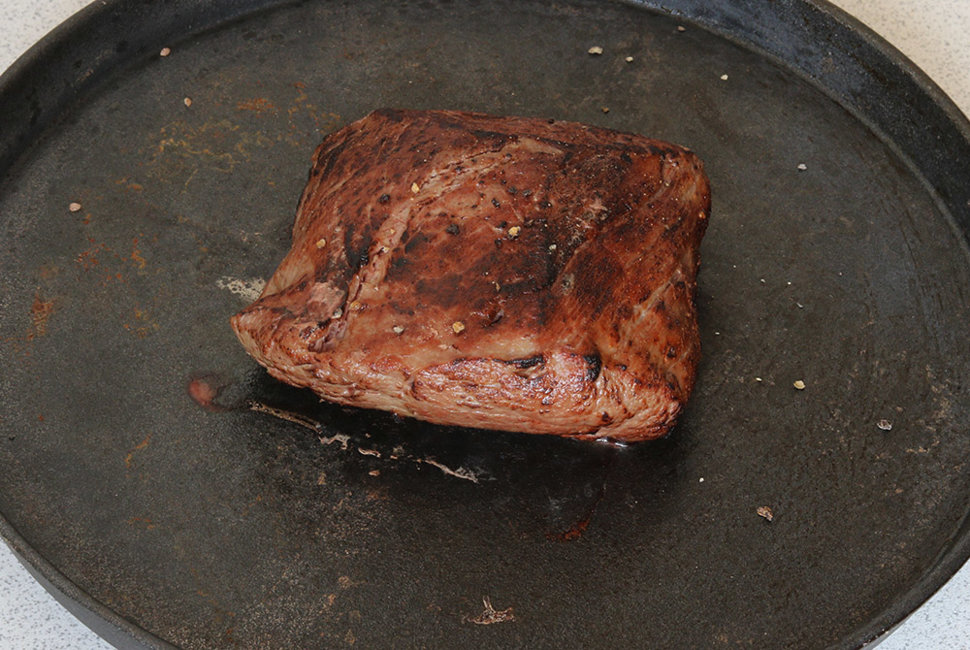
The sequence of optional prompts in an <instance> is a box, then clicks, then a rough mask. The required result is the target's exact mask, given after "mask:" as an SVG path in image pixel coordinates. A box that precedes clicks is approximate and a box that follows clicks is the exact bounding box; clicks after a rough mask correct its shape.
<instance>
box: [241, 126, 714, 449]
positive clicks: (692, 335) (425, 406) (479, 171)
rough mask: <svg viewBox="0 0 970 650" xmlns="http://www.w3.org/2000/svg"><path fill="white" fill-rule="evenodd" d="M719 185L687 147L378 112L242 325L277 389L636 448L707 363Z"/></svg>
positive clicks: (298, 228)
mask: <svg viewBox="0 0 970 650" xmlns="http://www.w3.org/2000/svg"><path fill="white" fill-rule="evenodd" d="M709 210H710V191H709V185H708V181H707V177H706V176H705V174H704V172H703V168H702V164H701V161H700V160H699V159H698V158H697V156H695V155H694V154H693V153H691V152H690V151H688V150H686V149H683V148H681V147H678V146H675V145H672V144H669V143H666V142H661V141H658V140H651V139H648V138H645V137H642V136H639V135H633V134H629V133H620V132H616V131H611V130H607V129H602V128H596V127H592V126H586V125H583V124H578V123H573V122H562V121H555V120H543V119H534V118H521V117H493V116H489V115H484V114H478V113H464V112H456V111H409V110H380V111H376V112H373V113H371V114H370V115H368V116H366V117H364V118H363V119H361V120H358V121H356V122H354V123H352V124H349V125H348V126H346V127H344V128H343V129H340V130H339V131H336V132H334V133H332V134H330V135H329V136H327V137H326V139H324V141H323V143H322V144H321V145H320V147H319V148H318V149H317V151H316V154H315V156H314V160H313V166H312V168H311V170H310V177H309V181H308V183H307V186H306V189H305V190H304V192H303V195H302V198H301V200H300V204H299V208H298V211H297V216H296V222H295V224H294V226H293V247H292V249H291V250H290V252H289V254H288V255H287V256H286V258H285V259H284V260H283V262H282V263H281V264H280V266H279V268H278V269H277V270H276V272H275V274H274V275H273V277H272V278H271V279H270V280H269V282H267V284H266V288H265V290H264V291H263V293H262V295H261V296H260V298H259V299H258V300H257V301H256V302H254V303H253V304H252V305H250V306H249V307H247V308H246V309H244V310H243V311H242V312H240V313H239V314H237V315H236V316H234V317H233V319H232V326H233V328H234V329H235V331H236V334H237V335H238V336H239V340H240V341H241V342H242V344H243V346H244V347H245V348H246V350H247V351H248V352H249V353H250V354H251V355H252V356H253V357H254V358H255V359H256V360H257V361H258V362H259V363H261V364H262V365H264V366H265V367H266V368H267V370H268V371H269V372H270V374H272V375H273V376H274V377H276V378H278V379H281V380H283V381H285V382H288V383H290V384H293V385H296V386H304V387H308V388H310V389H312V390H313V391H315V392H316V393H317V394H319V395H320V397H322V398H324V399H326V400H331V401H334V402H339V403H341V404H349V405H354V406H361V407H368V408H378V409H385V410H388V411H393V412H394V413H398V414H400V415H405V416H410V417H415V418H419V419H422V420H427V421H430V422H435V423H440V424H449V425H462V426H470V427H480V428H489V429H504V430H512V431H523V432H531V433H551V434H559V435H566V436H575V437H579V438H587V439H593V438H606V439H612V440H617V441H638V440H645V439H650V438H655V437H658V436H661V435H663V434H665V433H666V432H667V431H668V430H669V429H670V427H671V426H673V424H674V421H675V419H676V417H677V415H678V414H679V413H680V411H681V409H682V407H683V405H684V403H685V401H686V400H687V398H688V396H689V395H690V392H691V389H692V388H693V385H694V378H695V374H696V368H697V363H698V359H699V355H700V349H699V338H698V327H697V312H696V308H695V304H694V294H695V289H696V281H695V277H696V272H697V267H698V252H697V251H698V247H699V245H700V242H701V238H702V237H703V234H704V230H705V228H706V225H707V218H708V213H709Z"/></svg>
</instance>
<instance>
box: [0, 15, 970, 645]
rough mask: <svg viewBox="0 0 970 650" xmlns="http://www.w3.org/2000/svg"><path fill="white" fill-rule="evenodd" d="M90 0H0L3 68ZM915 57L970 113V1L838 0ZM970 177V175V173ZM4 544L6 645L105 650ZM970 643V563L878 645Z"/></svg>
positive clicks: (0, 575)
mask: <svg viewBox="0 0 970 650" xmlns="http://www.w3.org/2000/svg"><path fill="white" fill-rule="evenodd" d="M86 4H88V0H31V1H30V2H27V1H26V0H0V70H5V69H6V68H7V67H8V66H9V65H10V64H11V63H13V61H14V60H15V59H16V58H17V57H18V56H20V54H22V53H23V52H24V51H25V50H26V49H27V48H28V47H30V46H31V45H32V44H33V43H35V42H36V41H37V40H39V39H40V38H41V37H43V36H44V34H46V33H47V32H48V31H50V30H51V29H52V28H53V27H55V26H56V25H57V24H59V23H60V22H62V21H63V20H64V19H66V18H68V17H69V16H70V15H71V14H72V13H74V12H75V11H77V10H78V9H80V8H81V7H83V6H84V5H86ZM835 4H836V5H838V6H840V7H842V8H843V9H845V10H846V11H848V12H849V13H850V14H853V15H854V16H856V17H857V18H859V19H861V20H862V22H864V23H866V24H867V25H869V26H870V27H871V28H873V30H875V31H876V32H877V33H879V34H881V35H882V36H883V37H884V38H886V39H887V40H888V41H889V42H891V43H892V44H893V45H895V46H896V47H897V48H898V49H899V50H901V51H902V52H903V53H904V54H905V55H907V56H908V57H909V58H910V59H912V60H913V61H915V62H916V64H917V65H919V66H920V67H921V68H922V69H923V70H924V71H925V72H926V73H927V74H928V75H929V76H930V77H931V78H932V79H933V80H934V81H936V83H937V84H939V85H940V87H941V88H943V90H944V91H945V92H946V93H947V94H948V95H949V96H950V97H951V98H952V99H953V100H954V101H955V102H956V103H957V105H959V106H960V107H961V109H962V110H963V112H964V113H966V114H968V115H970V36H968V35H970V0H931V1H927V0H835ZM968 182H970V180H968ZM110 647H111V646H109V645H108V644H107V643H106V642H104V641H103V640H101V639H100V638H99V637H97V636H96V635H95V634H94V633H93V632H91V631H90V630H88V629H87V628H86V627H85V626H84V625H82V624H81V623H79V622H78V620H77V619H75V618H74V617H73V616H72V615H71V614H70V613H68V611H67V610H65V609H64V608H63V607H61V606H60V605H59V604H58V603H57V602H56V601H55V600H54V599H53V598H52V597H51V596H50V595H48V594H47V592H46V591H44V589H43V588H42V587H41V586H40V585H39V584H38V583H37V582H35V581H34V579H33V578H32V577H31V576H30V574H28V573H27V571H26V570H25V569H24V568H23V567H22V566H21V565H20V564H19V562H18V561H17V560H16V558H15V557H14V556H13V554H12V553H11V552H10V550H9V549H8V548H7V547H6V545H4V544H0V650H7V649H16V650H30V649H33V648H37V649H43V650H57V649H61V648H63V649H70V650H95V649H97V650H104V649H109V648H110ZM914 648H915V649H919V650H970V564H968V565H967V566H964V567H963V569H962V570H961V571H960V572H959V573H957V575H956V576H954V578H953V579H952V580H950V582H949V583H947V584H946V585H945V586H944V587H943V589H941V590H940V591H939V593H937V594H936V595H935V596H934V597H933V598H932V599H930V600H929V601H928V602H927V603H926V604H925V605H924V606H923V607H921V608H920V609H919V610H917V611H916V612H915V613H914V614H913V615H912V616H911V617H910V618H909V619H907V620H906V621H905V622H904V623H903V624H902V625H901V626H900V627H899V628H898V629H897V630H896V631H895V632H893V633H892V634H891V635H890V636H889V637H888V638H886V639H885V641H883V643H881V644H880V645H879V650H908V649H914Z"/></svg>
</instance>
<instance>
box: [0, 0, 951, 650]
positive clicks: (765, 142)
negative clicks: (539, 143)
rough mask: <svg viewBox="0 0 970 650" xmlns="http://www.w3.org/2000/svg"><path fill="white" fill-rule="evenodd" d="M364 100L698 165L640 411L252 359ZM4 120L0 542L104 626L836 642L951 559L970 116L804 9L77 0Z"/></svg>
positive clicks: (871, 629)
mask: <svg viewBox="0 0 970 650" xmlns="http://www.w3.org/2000/svg"><path fill="white" fill-rule="evenodd" d="M678 25H684V26H686V30H684V31H680V30H678ZM596 45H599V46H601V47H602V48H603V54H602V55H599V56H595V55H590V54H587V50H588V49H589V48H590V47H591V46H596ZM163 46H165V47H170V48H171V54H170V55H169V56H167V57H160V56H159V55H158V53H159V51H160V49H161V48H162V47H163ZM627 56H632V57H633V60H632V61H631V62H626V61H625V57H627ZM722 75H726V78H722ZM186 97H188V98H191V100H192V101H191V106H186V105H185V103H184V102H183V100H184V98H186ZM381 106H397V107H413V108H456V109H474V110H483V111H488V112H492V113H498V114H523V115H537V116H545V117H554V118H560V119H570V120H580V121H586V122H591V123H594V124H600V125H604V126H608V127H614V128H619V129H624V130H630V131H636V132H639V133H643V134H647V135H650V136H653V137H658V138H664V139H668V140H672V141H674V142H678V143H681V144H685V145H688V146H690V147H692V148H693V149H695V150H696V151H697V152H698V153H699V154H700V155H701V156H702V157H703V158H704V159H705V160H706V162H707V169H708V171H709V173H710V176H711V179H712V182H713V186H714V210H713V216H712V219H711V224H710V229H709V231H708V234H707V238H706V239H705V241H704V245H703V248H702V258H703V266H702V271H701V276H700V286H701V293H700V298H699V306H700V313H701V318H702V338H703V349H704V360H703V363H702V366H701V368H700V381H699V385H698V387H697V390H696V393H695V395H694V398H693V400H692V401H691V403H690V406H689V408H688V409H687V412H686V413H685V415H684V417H683V419H682V422H681V424H680V425H679V426H678V427H677V429H676V431H675V432H674V433H673V434H672V435H670V436H669V437H668V438H666V439H664V440H660V441H658V442H655V443H652V444H643V445H640V446H636V447H630V448H614V447H610V446H606V445H599V444H587V443H577V442H570V441H568V440H561V439H555V438H546V437H538V436H528V435H521V434H507V433H494V432H483V431H472V430H457V429H446V428H441V427H435V426H430V425H426V424H420V423H415V422H410V421H404V420H400V419H396V418H393V417H390V416H387V415H383V414H380V413H371V412H364V411H357V410H352V409H344V408H336V407H333V406H328V405H325V404H319V403H318V402H317V401H316V400H315V399H314V398H313V397H312V396H310V395H309V394H307V393H305V392H301V391H297V390H294V389H291V388H288V387H286V386H282V385H280V384H278V383H276V382H274V381H272V380H271V379H269V378H268V377H267V375H266V374H265V373H264V372H263V371H262V370H260V369H258V368H257V367H256V365H255V364H254V363H253V362H252V361H250V359H249V358H247V356H246V355H245V354H244V353H243V351H242V349H241V347H240V346H239V345H238V344H237V343H236V341H235V339H234V337H233V335H232V333H231V331H230V329H229V326H228V322H227V319H228V318H229V316H230V315H231V314H232V313H233V312H235V311H236V310H237V309H239V308H240V307H242V306H243V305H244V304H245V298H244V297H243V296H241V295H239V294H240V293H242V294H245V293H246V288H247V285H246V282H248V281H251V280H252V279H254V278H255V279H259V278H266V277H267V276H268V274H269V273H270V272H271V271H272V270H273V269H274V268H275V266H276V264H277V263H278V262H279V260H280V259H281V257H282V256H283V254H284V252H285V251H286V249H287V247H288V245H289V234H288V231H289V227H290V225H291V220H292V216H293V211H294V208H295V204H296V199H297V197H298V195H299V192H300V190H301V189H302V185H303V183H304V180H305V178H306V174H307V170H308V166H309V158H310V154H311V152H312V150H313V148H314V146H315V145H316V144H317V143H318V141H319V140H320V139H321V138H322V136H323V135H324V134H325V133H326V132H328V131H330V130H331V129H334V128H336V127H338V126H340V125H343V124H346V123H347V122H349V121H351V120H353V119H356V118H358V117H360V116H362V115H364V114H365V113H367V112H368V111H370V110H371V109H373V108H376V107H381ZM604 107H605V108H608V109H609V112H604ZM0 116H2V117H0V120H2V124H0V163H2V173H3V181H2V186H0V224H2V241H3V247H2V252H0V268H2V273H0V288H2V289H0V300H2V315H0V341H2V345H0V350H2V352H0V354H2V361H3V367H4V372H3V378H2V383H0V399H2V402H3V405H4V409H3V413H2V417H0V427H2V437H0V512H2V515H3V521H2V533H3V536H4V537H5V538H6V539H7V541H8V542H9V543H10V544H11V546H12V547H13V548H14V550H15V551H16V552H17V553H18V554H19V555H20V557H21V558H23V559H24V560H25V561H26V563H27V564H28V565H29V566H30V567H32V569H33V570H34V571H35V573H36V574H38V575H39V577H40V578H41V579H42V581H43V582H44V583H45V584H46V585H47V586H48V587H49V588H51V589H52V590H53V591H54V592H55V594H58V595H59V596H60V597H61V598H62V599H64V600H65V602H66V603H67V605H68V606H69V607H71V608H72V609H73V611H75V612H77V613H78V615H79V616H80V617H81V618H82V620H84V621H85V622H87V623H88V624H89V625H91V626H92V627H94V628H95V629H96V630H98V631H99V632H100V633H101V634H103V635H104V636H105V637H106V638H108V639H109V640H111V641H113V642H115V643H117V644H120V645H123V646H144V647H162V646H167V645H168V644H171V645H174V646H178V647H183V648H216V647H219V648H224V647H234V646H239V647H246V648H255V647H259V648H276V647H278V648H297V647H301V648H307V647H343V646H349V645H355V646H356V647H365V648H374V647H401V648H410V647H415V648H417V647H428V648H443V647H461V646H469V647H482V648H489V647H503V648H507V647H529V648H561V647H649V648H721V647H738V646H743V647H762V648H855V647H858V646H861V645H863V644H865V643H867V642H869V641H871V640H873V639H875V638H877V637H878V636H879V635H880V634H882V633H883V632H884V631H885V630H887V629H889V628H891V627H892V626H893V625H894V624H896V623H897V622H898V621H900V620H901V619H902V618H903V617H904V616H905V615H906V614H907V613H908V612H910V611H912V610H913V609H914V608H915V607H917V606H918V605H919V604H920V603H921V602H922V601H923V600H925V599H926V598H927V597H928V596H929V595H930V594H931V593H932V592H933V591H934V590H935V589H936V588H937V587H939V586H940V585H941V584H943V582H944V581H945V580H946V579H947V578H948V577H949V576H950V575H951V574H952V573H953V572H954V571H955V570H956V569H957V568H958V567H959V566H960V565H961V564H962V563H963V561H964V560H966V559H967V557H968V556H970V530H968V525H967V522H966V516H967V512H968V506H970V504H968V499H970V469H968V467H967V459H968V458H970V435H968V433H970V398H968V388H970V381H968V379H970V378H968V373H970V339H968V337H967V335H966V332H967V322H968V320H970V256H968V250H967V237H968V233H970V205H968V203H967V201H968V199H970V194H968V193H970V183H967V182H966V181H967V175H968V170H970V128H968V124H967V122H966V120H965V119H964V118H963V117H962V116H961V115H960V114H959V112H958V111H957V110H956V109H955V108H954V106H953V105H952V104H951V103H950V102H949V101H948V100H947V99H946V98H945V97H943V96H942V94H941V93H940V92H939V91H938V90H937V89H936V88H935V87H934V86H933V85H932V84H931V83H930V82H929V81H928V80H927V79H925V78H924V77H923V76H922V75H921V74H920V73H918V72H917V71H915V70H914V69H913V68H912V66H911V65H910V64H908V63H906V62H905V61H904V60H903V59H902V57H901V56H900V55H899V54H898V53H896V52H895V51H894V50H892V49H891V48H890V47H889V46H887V45H886V44H885V43H883V42H882V41H881V40H879V39H878V38H876V37H875V36H873V35H872V34H871V33H869V32H867V31H865V30H864V29H862V28H861V27H860V26H859V25H858V24H856V23H855V22H853V21H852V20H850V19H849V18H847V17H846V16H845V15H844V14H842V13H840V12H839V11H837V10H835V9H833V8H832V7H831V6H829V5H827V4H825V3H824V2H820V1H818V0H812V1H797V0H786V1H772V2H769V1H766V0H765V1H754V0H734V1H732V2H719V3H708V2H701V1H700V0H696V1H692V0H664V2H663V3H662V8H657V7H655V6H653V5H652V4H651V3H646V2H645V3H638V4H631V3H618V2H608V1H594V0H564V1H561V2H540V1H522V0H515V1H513V0H494V1H490V2H457V1H454V2H451V1H447V0H425V1H422V2H408V3H398V2H377V1H370V0H367V1H361V2H336V1H333V2H330V1H323V0H320V1H307V2H301V3H293V2H273V1H272V0H248V1H246V0H235V1H225V2H219V3H210V2H190V1H187V0H172V1H170V2H165V3H154V2H139V1H135V0H109V1H108V2H104V3H99V4H98V6H96V7H92V8H90V9H88V10H86V11H84V12H82V13H81V14H79V15H78V16H77V17H75V18H74V19H73V20H72V21H70V23H68V24H67V25H66V26H65V27H63V28H61V29H60V30H58V31H57V32H56V33H55V34H54V35H53V36H51V37H50V38H48V39H46V40H45V41H43V42H42V43H41V45H39V46H38V47H37V48H35V49H34V50H32V51H31V53H30V54H29V55H28V56H27V57H26V58H25V59H23V60H21V61H20V62H19V63H18V64H17V65H16V66H15V67H14V68H13V69H12V70H11V71H10V72H9V73H8V74H7V75H5V76H4V77H3V79H2V87H0ZM799 165H804V167H805V168H804V169H800V168H799ZM71 202H77V203H79V204H80V205H81V206H82V207H81V209H80V210H78V211H76V212H71V211H69V210H68V205H69V204H70V203H71ZM630 245H631V246H635V245H636V242H630ZM234 291H235V292H234ZM796 380H801V381H803V382H804V383H805V385H806V387H805V389H804V390H796V389H795V388H793V382H795V381H796ZM881 420H885V421H886V422H883V423H882V425H883V428H880V427H879V426H878V424H879V423H880V421H881ZM889 424H891V430H884V429H888V426H889ZM392 456H394V457H395V458H392ZM761 507H767V508H770V510H771V512H772V514H773V519H772V520H771V521H768V519H766V518H765V517H762V516H759V514H758V512H757V511H758V509H759V508H761ZM762 513H764V514H767V511H765V510H762Z"/></svg>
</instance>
